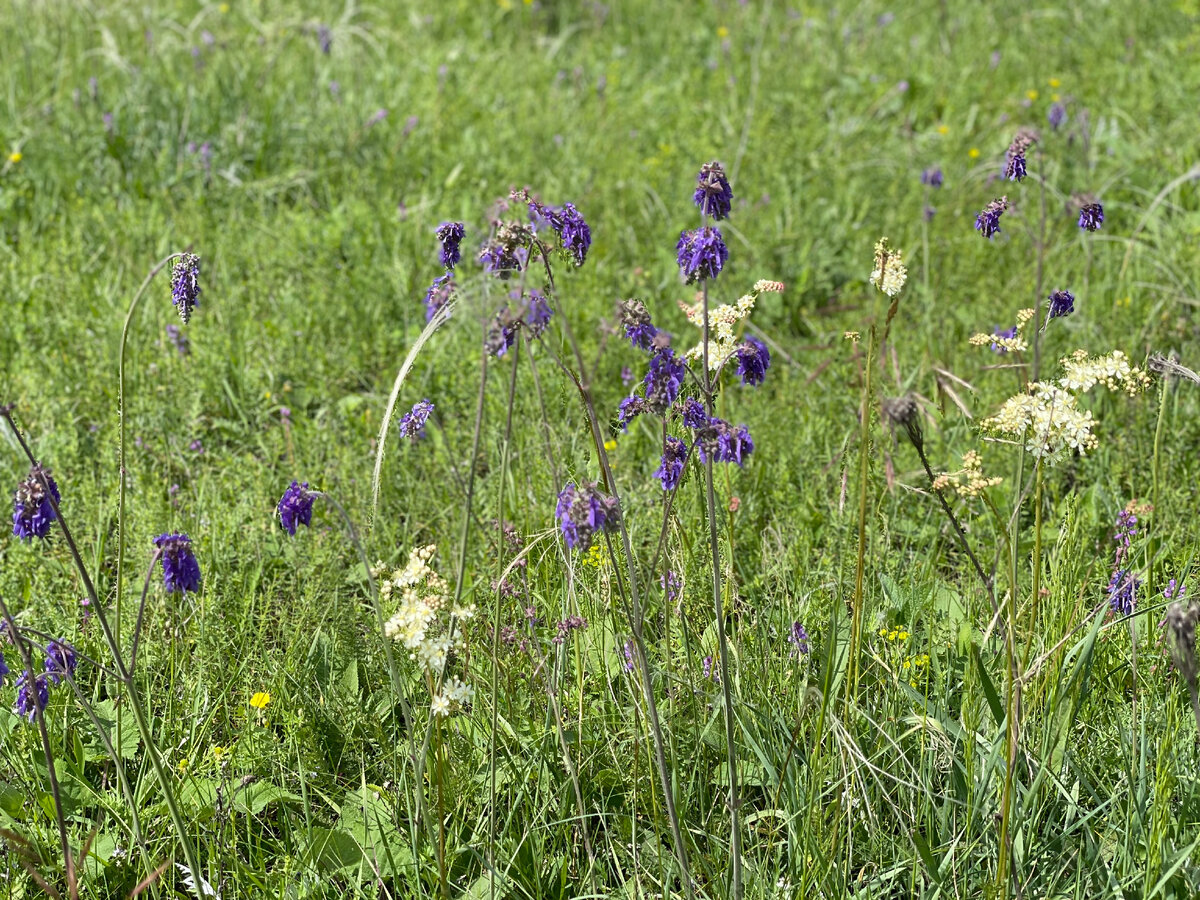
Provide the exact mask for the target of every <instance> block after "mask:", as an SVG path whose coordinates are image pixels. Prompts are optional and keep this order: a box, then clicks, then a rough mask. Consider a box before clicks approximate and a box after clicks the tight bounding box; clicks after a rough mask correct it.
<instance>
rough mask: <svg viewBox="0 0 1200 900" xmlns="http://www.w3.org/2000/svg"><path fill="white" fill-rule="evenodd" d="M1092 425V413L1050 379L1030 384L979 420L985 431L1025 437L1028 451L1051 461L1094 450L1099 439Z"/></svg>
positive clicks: (1019, 437)
mask: <svg viewBox="0 0 1200 900" xmlns="http://www.w3.org/2000/svg"><path fill="white" fill-rule="evenodd" d="M1093 424H1094V422H1093V419H1092V414H1091V412H1090V411H1088V410H1081V409H1080V408H1079V406H1078V404H1077V403H1076V400H1075V396H1074V395H1073V394H1071V393H1069V392H1068V391H1066V390H1063V389H1062V388H1060V387H1059V386H1057V385H1055V384H1051V383H1049V382H1035V383H1033V384H1031V385H1029V389H1028V391H1027V392H1023V393H1020V394H1017V395H1016V396H1015V397H1011V398H1009V399H1008V400H1006V401H1005V402H1004V403H1003V404H1002V405H1001V407H1000V411H999V412H998V413H996V415H995V416H993V417H992V418H990V419H985V420H984V421H983V423H982V425H983V428H984V430H985V431H991V432H994V433H1001V434H1008V435H1011V436H1012V437H1014V438H1018V439H1021V438H1024V440H1025V442H1026V447H1027V449H1028V450H1029V452H1030V453H1032V454H1033V455H1034V456H1036V457H1039V458H1045V459H1047V460H1048V461H1050V462H1054V461H1056V460H1057V459H1058V458H1060V457H1061V456H1062V455H1063V454H1064V453H1065V452H1067V451H1070V450H1078V451H1079V452H1080V453H1081V454H1082V453H1086V452H1087V451H1088V450H1093V449H1095V448H1096V446H1097V445H1098V444H1099V441H1098V439H1097V438H1096V436H1095V435H1094V434H1093V433H1092V426H1093Z"/></svg>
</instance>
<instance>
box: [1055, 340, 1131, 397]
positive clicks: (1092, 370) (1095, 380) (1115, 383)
mask: <svg viewBox="0 0 1200 900" xmlns="http://www.w3.org/2000/svg"><path fill="white" fill-rule="evenodd" d="M1061 363H1062V367H1063V377H1062V378H1060V379H1059V384H1061V385H1062V386H1063V387H1065V388H1066V389H1067V390H1069V391H1090V390H1091V389H1092V388H1093V387H1095V386H1096V385H1097V384H1102V385H1104V386H1105V387H1106V388H1108V389H1109V390H1110V391H1116V390H1123V391H1125V393H1127V394H1129V396H1131V397H1133V396H1136V395H1137V394H1140V393H1141V392H1142V391H1144V390H1145V389H1146V388H1147V387H1149V386H1150V376H1149V375H1147V374H1146V373H1145V371H1143V370H1142V369H1139V368H1138V367H1137V366H1134V365H1131V364H1130V362H1129V357H1128V356H1126V355H1125V354H1124V353H1122V352H1121V351H1120V350H1114V351H1113V352H1112V353H1109V354H1108V355H1106V356H1088V353H1087V351H1086V350H1076V351H1075V352H1074V353H1072V354H1071V355H1070V356H1066V357H1063V359H1062V360H1061Z"/></svg>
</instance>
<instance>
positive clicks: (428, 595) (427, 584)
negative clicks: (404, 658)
mask: <svg viewBox="0 0 1200 900" xmlns="http://www.w3.org/2000/svg"><path fill="white" fill-rule="evenodd" d="M435 553H437V547H436V545H434V544H429V545H427V546H424V547H417V548H415V549H414V550H412V551H410V552H409V555H408V563H407V564H406V565H405V566H404V568H403V569H396V570H395V571H394V572H392V573H391V575H389V576H388V577H387V578H384V579H383V580H382V581H381V582H380V585H379V596H380V598H381V600H382V601H383V602H384V603H385V604H387V603H390V602H391V601H393V600H394V601H395V602H396V603H397V608H396V613H395V614H394V615H393V616H392V617H391V618H390V619H388V620H387V622H385V623H384V626H383V633H384V636H385V637H387V638H389V639H391V640H393V641H396V642H397V643H400V644H403V645H404V647H405V649H407V650H408V652H409V658H410V659H413V660H416V661H417V662H418V663H419V664H420V665H421V667H422V668H423V669H424V670H425V674H426V676H427V679H426V680H427V682H428V683H429V684H431V685H436V684H438V683H439V682H440V681H441V680H442V674H443V672H444V671H445V668H446V663H447V661H448V660H449V658H450V654H451V653H452V652H453V651H455V650H458V649H462V648H463V647H464V644H463V641H462V639H461V630H460V629H458V628H456V626H457V624H458V623H459V622H462V621H466V620H467V619H470V618H472V617H473V616H474V615H475V607H474V606H456V607H454V609H452V610H449V611H448V613H447V610H446V607H447V605H448V602H449V601H448V597H449V593H450V589H449V585H448V584H447V583H446V580H445V579H444V578H442V576H441V575H439V574H438V573H437V571H436V570H435V569H434V568H433V566H431V565H430V560H432V559H433V557H434V554H435ZM372 571H373V574H375V575H376V576H377V577H380V578H382V577H383V575H384V574H385V570H384V568H383V566H382V564H380V565H378V566H376V567H375V569H373V570H372ZM443 613H447V614H445V615H443ZM452 636H453V637H452ZM472 695H473V688H471V687H470V685H467V684H464V683H463V682H462V681H461V680H460V679H458V678H448V679H446V680H445V683H444V684H442V687H441V690H440V691H439V692H438V693H436V694H435V695H434V697H433V699H432V701H431V703H430V709H431V710H433V712H434V713H436V714H437V715H443V716H445V715H449V714H450V713H451V712H454V711H456V710H458V709H460V708H461V707H462V706H463V705H464V704H465V703H468V702H470V699H471V697H472Z"/></svg>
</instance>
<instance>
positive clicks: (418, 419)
mask: <svg viewBox="0 0 1200 900" xmlns="http://www.w3.org/2000/svg"><path fill="white" fill-rule="evenodd" d="M432 412H433V404H432V403H430V402H429V400H418V401H417V402H416V403H414V404H413V406H412V409H410V410H409V411H408V412H406V413H405V414H404V415H402V416H401V417H400V422H399V423H398V425H397V427H398V428H399V429H400V437H403V438H408V439H409V440H410V441H412V442H413V443H416V442H417V441H419V440H420V439H421V438H423V437H425V423H426V422H428V421H429V416H430V414H431V413H432Z"/></svg>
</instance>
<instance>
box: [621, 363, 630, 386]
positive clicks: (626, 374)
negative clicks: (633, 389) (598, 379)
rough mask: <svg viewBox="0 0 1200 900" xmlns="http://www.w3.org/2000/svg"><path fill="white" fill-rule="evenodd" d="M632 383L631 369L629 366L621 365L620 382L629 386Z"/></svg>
mask: <svg viewBox="0 0 1200 900" xmlns="http://www.w3.org/2000/svg"><path fill="white" fill-rule="evenodd" d="M632 383H633V369H631V368H629V366H621V384H623V385H625V387H629V385H631V384H632Z"/></svg>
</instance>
